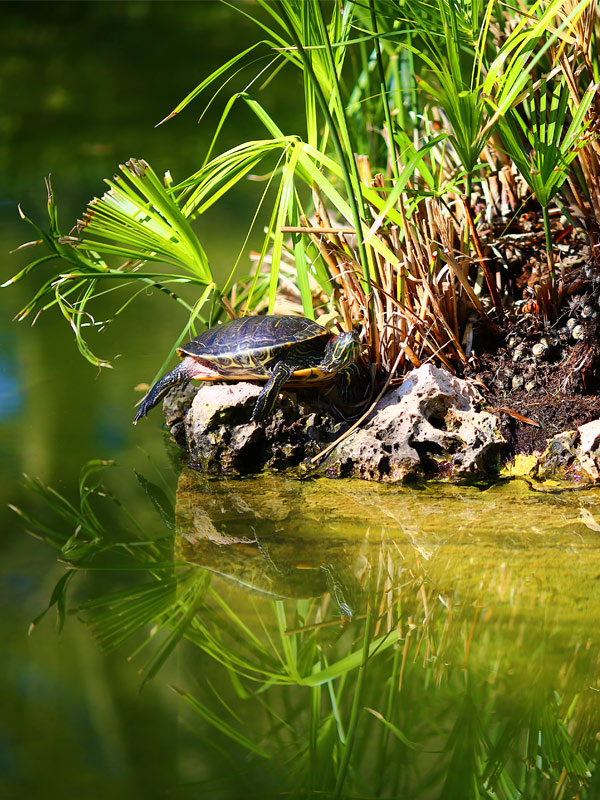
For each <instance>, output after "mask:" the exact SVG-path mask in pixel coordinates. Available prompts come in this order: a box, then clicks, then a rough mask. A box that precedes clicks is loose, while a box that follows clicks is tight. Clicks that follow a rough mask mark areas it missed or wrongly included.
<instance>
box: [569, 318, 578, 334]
mask: <svg viewBox="0 0 600 800" xmlns="http://www.w3.org/2000/svg"><path fill="white" fill-rule="evenodd" d="M576 325H577V320H576V319H575V318H574V317H569V319H568V320H567V328H568V329H569V330H570V331H572V330H573V328H574V327H575V326H576Z"/></svg>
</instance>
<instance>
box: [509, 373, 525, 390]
mask: <svg viewBox="0 0 600 800" xmlns="http://www.w3.org/2000/svg"><path fill="white" fill-rule="evenodd" d="M524 383H525V381H524V380H523V376H522V375H513V379H512V384H511V386H512V390H513V392H518V391H520V390H521V389H522V388H523V384H524Z"/></svg>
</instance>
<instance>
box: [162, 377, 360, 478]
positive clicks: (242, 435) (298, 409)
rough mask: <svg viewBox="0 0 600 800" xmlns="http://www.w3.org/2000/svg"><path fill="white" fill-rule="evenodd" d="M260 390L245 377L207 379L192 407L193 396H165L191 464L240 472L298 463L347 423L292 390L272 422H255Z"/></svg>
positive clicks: (211, 471) (173, 427)
mask: <svg viewBox="0 0 600 800" xmlns="http://www.w3.org/2000/svg"><path fill="white" fill-rule="evenodd" d="M261 389H262V386H260V385H256V384H253V383H246V382H244V381H239V382H236V383H228V384H227V383H205V384H203V385H202V386H201V387H200V388H199V389H197V388H196V387H194V388H193V391H194V392H195V396H194V397H193V400H192V402H191V406H190V402H189V395H188V396H187V398H181V397H180V396H179V397H175V398H174V399H171V398H170V397H169V398H168V399H167V400H165V413H166V416H167V424H169V426H170V427H171V432H172V433H173V435H174V436H175V438H176V439H177V440H178V441H179V442H181V438H182V437H181V434H182V432H183V443H184V446H185V449H186V450H187V451H188V455H189V461H190V464H191V465H192V466H194V467H195V468H196V469H198V470H201V471H202V472H206V473H209V474H222V473H230V474H231V473H233V474H238V475H246V474H250V473H256V472H261V471H262V470H263V469H270V470H282V469H285V468H288V467H296V466H298V465H299V464H301V463H302V462H303V461H309V460H310V459H311V458H312V457H313V456H315V455H316V454H317V453H318V452H319V451H320V450H322V449H323V447H326V446H327V444H329V443H330V442H331V441H333V440H334V439H335V438H337V436H339V435H340V433H341V432H342V431H343V430H344V428H345V427H347V426H345V425H342V423H340V422H337V421H336V420H334V419H332V418H331V417H330V416H329V415H328V414H326V413H325V412H324V411H319V410H315V408H313V407H311V406H309V405H307V403H306V402H304V401H302V400H299V399H298V398H297V397H296V396H294V395H291V394H287V393H285V394H284V395H283V397H282V398H281V399H280V401H279V402H278V404H277V406H276V409H275V412H274V413H273V414H272V415H271V416H270V417H269V418H268V419H267V420H264V421H263V422H260V423H257V422H250V416H251V414H252V410H253V408H254V405H255V403H256V398H257V397H258V395H259V393H260V391H261ZM186 400H187V408H186Z"/></svg>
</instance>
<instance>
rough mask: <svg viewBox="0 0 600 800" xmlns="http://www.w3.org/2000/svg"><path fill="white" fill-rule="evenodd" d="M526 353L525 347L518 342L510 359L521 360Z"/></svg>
mask: <svg viewBox="0 0 600 800" xmlns="http://www.w3.org/2000/svg"><path fill="white" fill-rule="evenodd" d="M526 353H527V348H526V347H525V345H524V344H520V345H519V346H518V347H515V350H514V352H513V354H512V360H513V361H521V360H522V359H523V358H524V357H525V354H526Z"/></svg>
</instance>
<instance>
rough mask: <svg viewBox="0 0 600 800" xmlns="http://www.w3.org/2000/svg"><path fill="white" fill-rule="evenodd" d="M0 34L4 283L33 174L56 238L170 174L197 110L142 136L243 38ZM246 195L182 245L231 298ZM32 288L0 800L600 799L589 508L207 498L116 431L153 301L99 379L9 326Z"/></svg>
mask: <svg viewBox="0 0 600 800" xmlns="http://www.w3.org/2000/svg"><path fill="white" fill-rule="evenodd" d="M1 10H2V15H3V25H2V26H1V32H0V44H1V45H2V50H1V52H2V53H3V56H2V61H1V63H0V92H1V93H2V112H1V113H0V187H1V188H0V192H1V195H0V254H1V255H0V264H1V275H2V278H3V280H4V278H5V277H8V276H9V275H11V274H13V273H14V272H16V271H17V269H18V268H19V267H20V266H22V265H23V264H24V263H26V256H27V253H25V254H23V253H20V254H15V255H12V256H9V255H8V251H9V250H10V249H12V248H14V247H15V246H16V245H17V244H19V243H20V242H22V241H26V240H28V239H30V238H31V232H30V231H29V230H28V228H27V227H26V226H25V225H24V224H23V223H21V222H19V220H18V217H17V214H16V208H15V207H16V203H17V202H21V203H22V205H23V207H24V209H25V210H26V211H27V213H28V214H29V215H30V216H36V217H38V218H39V219H41V218H42V217H43V214H44V190H43V176H44V175H45V174H47V173H48V172H52V176H53V184H54V187H55V190H56V192H57V195H58V201H59V207H60V209H61V217H62V218H63V219H64V227H65V229H68V228H69V227H70V222H71V220H72V219H74V218H75V217H76V216H77V214H79V213H80V211H81V209H82V207H83V206H84V204H85V202H86V201H87V200H89V198H90V197H92V196H93V195H94V194H97V193H98V192H99V191H101V190H102V189H101V181H102V178H103V177H105V176H108V175H110V174H111V173H112V172H113V170H114V167H115V164H116V163H118V162H119V161H123V160H125V159H126V158H128V157H129V156H130V155H136V156H141V157H145V158H147V159H148V160H149V161H150V162H151V163H152V164H153V166H154V167H155V169H156V170H157V171H158V172H161V171H163V170H165V169H167V168H170V169H171V170H172V172H173V174H174V175H175V177H181V176H183V175H185V174H187V173H188V172H191V171H192V170H193V169H194V168H195V167H196V166H197V162H198V159H199V158H200V157H201V154H202V152H203V148H205V147H206V143H207V141H208V137H209V135H210V132H211V131H212V129H213V128H214V124H215V122H216V119H217V118H218V110H214V111H213V112H211V113H212V116H209V118H208V119H207V120H206V121H205V122H204V123H203V124H202V125H201V126H199V127H198V126H196V125H195V119H196V111H197V112H198V114H199V112H200V108H198V109H193V110H192V111H191V112H190V113H189V114H187V115H184V116H182V117H181V118H178V119H176V120H175V121H174V122H173V123H172V124H170V125H166V126H162V127H161V128H159V129H156V130H155V129H154V128H153V125H154V124H155V122H156V121H158V120H159V119H161V118H162V117H163V116H164V115H165V114H166V113H168V111H169V110H170V109H171V108H172V106H173V105H174V104H175V103H176V102H177V101H178V100H179V99H180V98H181V97H182V96H183V95H184V94H185V93H187V92H188V91H189V90H190V89H191V88H192V87H193V86H194V85H195V84H196V83H197V82H198V80H200V78H201V77H202V76H203V75H204V74H206V72H207V71H209V70H210V69H213V68H215V66H216V65H218V64H219V63H221V62H222V61H224V60H225V59H226V58H227V57H229V56H230V55H233V54H234V53H235V52H237V51H238V50H239V49H241V46H242V45H245V43H246V42H250V41H254V40H255V39H256V34H255V33H254V32H253V29H252V28H251V26H249V25H246V24H245V23H244V22H243V21H241V20H239V19H237V18H236V22H235V25H234V24H232V22H231V17H230V16H228V12H226V10H225V12H224V10H223V7H220V6H218V5H217V4H213V3H198V4H189V3H186V4H180V3H144V2H136V3H119V4H116V3H102V4H101V3H97V4H96V3H90V4H84V3H81V4H80V3H64V4H63V3H40V4H37V3H27V4H20V3H2V4H1ZM224 13H225V16H223V15H224ZM269 91H273V92H274V94H273V96H272V97H271V103H272V104H273V105H274V106H275V107H276V108H278V109H279V110H280V111H281V112H282V113H284V114H285V115H286V117H287V119H289V120H290V122H289V125H290V132H293V131H294V130H295V126H297V125H298V126H299V121H298V120H295V117H294V101H293V93H292V92H290V91H289V86H288V87H286V91H282V92H280V94H279V95H277V93H276V92H277V89H276V88H275V87H271V88H270V89H269ZM239 124H243V126H244V136H245V138H248V137H249V136H250V135H259V132H258V131H257V132H255V133H254V132H253V131H252V129H251V128H250V127H249V126H250V125H251V122H250V120H249V119H246V118H244V119H243V122H241V123H239ZM299 129H300V128H299V127H298V130H299ZM238 136H239V131H238V130H236V127H235V126H233V127H232V128H231V129H230V130H229V131H228V132H227V134H226V137H228V138H226V140H225V146H227V145H231V144H233V143H234V142H235V141H237V137H238ZM245 191H247V193H246V194H244V192H241V193H240V195H238V197H237V199H236V201H235V202H231V203H228V204H227V206H226V207H223V208H221V209H220V210H217V211H215V213H214V215H213V216H211V217H210V218H208V219H206V220H202V221H201V222H200V231H201V235H202V237H203V242H204V243H205V246H206V249H207V252H208V253H209V257H210V258H211V262H212V263H213V264H214V265H215V266H218V265H223V273H224V272H225V268H226V266H227V265H228V264H230V263H231V262H232V261H233V260H234V259H235V258H236V257H237V252H238V248H239V247H240V246H241V242H242V239H243V236H244V234H245V227H244V224H243V221H244V220H245V219H247V218H248V214H249V209H250V207H251V202H252V199H253V197H254V196H255V193H256V191H257V190H256V188H255V187H252V186H250V187H248V189H247V190H245ZM258 191H261V188H260V187H259V189H258ZM236 203H237V205H236ZM234 234H235V235H234ZM251 246H255V247H256V246H258V243H255V244H252V245H251ZM34 286H35V283H34V281H33V280H32V281H29V282H28V283H23V284H18V285H17V286H15V287H12V288H10V289H8V290H3V291H1V292H0V309H1V312H2V313H1V314H0V456H1V458H0V470H1V471H2V480H1V481H0V524H1V530H2V538H1V546H2V573H1V574H2V582H1V591H2V599H3V610H4V613H3V614H2V617H1V619H0V626H1V628H0V630H1V639H0V641H1V642H2V647H3V653H2V655H3V658H2V662H3V669H2V671H1V672H0V797H1V798H11V800H12V798H25V797H27V798H58V797H62V796H65V795H71V794H75V795H77V794H79V795H81V796H83V797H86V798H101V797H102V798H105V797H106V796H107V795H109V796H110V797H112V798H115V800H117V799H119V800H120V798H128V800H130V799H131V798H138V797H139V798H204V797H207V798H240V800H241V799H242V798H248V797H257V798H258V797H261V798H263V797H266V798H269V797H293V798H303V797H309V796H313V797H317V798H318V797H333V796H335V793H336V791H337V792H338V794H339V796H341V797H360V798H371V797H383V798H407V800H408V798H411V799H412V798H417V799H418V800H420V799H421V798H456V800H462V799H463V798H475V797H490V798H525V800H529V798H565V799H569V798H576V797H582V798H597V797H600V787H599V786H598V782H599V781H598V776H597V771H596V767H595V760H596V757H597V747H598V743H597V738H598V731H599V727H600V726H599V722H600V718H599V714H598V711H599V696H600V695H599V692H600V682H599V670H598V653H599V650H598V646H599V634H598V631H599V625H598V621H599V620H598V617H599V614H600V612H599V603H598V594H599V591H600V589H599V587H600V583H599V581H600V555H599V554H600V548H599V544H600V491H598V490H591V491H586V492H576V493H573V492H565V493H558V494H540V493H535V492H532V491H531V490H530V489H529V488H528V487H527V486H526V485H525V484H522V483H519V482H513V483H510V484H505V485H500V486H495V487H491V488H489V489H487V490H485V491H484V490H482V489H480V488H475V487H453V486H443V487H439V486H438V487H434V486H420V487H419V486H415V487H411V488H397V487H390V486H375V485H370V484H367V483H358V482H349V483H348V482H327V481H307V482H299V481H295V480H291V479H286V478H282V477H280V476H271V477H266V478H251V479H244V480H232V479H230V480H215V481H205V480H203V479H202V478H201V477H199V476H197V475H195V474H194V473H192V472H190V471H188V470H187V469H185V468H184V466H183V464H182V463H181V460H180V454H179V453H178V451H177V450H176V448H174V446H173V445H172V443H170V442H169V441H168V439H167V437H166V436H165V434H164V432H163V431H162V430H161V428H160V418H159V415H158V414H156V416H154V417H150V419H149V420H147V421H144V423H143V424H140V425H138V426H137V427H136V428H134V427H133V426H132V425H131V418H132V415H133V406H134V403H135V401H136V399H138V395H136V393H135V392H134V389H133V387H134V386H135V385H136V384H137V383H139V382H141V381H144V380H146V381H147V380H149V379H150V378H151V377H152V375H153V374H154V371H155V370H156V368H157V366H158V364H159V363H160V362H161V361H162V359H163V357H164V354H165V351H166V350H167V348H168V347H169V346H170V343H171V341H172V339H173V337H174V336H175V335H176V333H177V332H178V330H179V329H180V327H181V324H182V319H181V318H180V317H177V315H176V313H175V312H174V311H173V310H172V308H171V306H170V305H169V304H168V302H167V300H166V299H165V298H164V297H162V296H161V297H157V296H148V297H145V298H144V299H143V300H142V301H140V302H138V304H137V305H134V306H132V307H131V309H130V314H129V316H127V317H125V316H123V318H119V319H117V320H116V321H115V322H114V323H113V324H111V325H110V326H109V327H108V329H107V330H106V332H105V333H104V334H103V335H102V336H101V337H98V338H97V339H96V340H95V341H94V345H95V346H96V349H97V350H98V351H99V352H100V353H101V354H103V355H107V356H109V357H113V356H114V355H116V354H119V353H122V356H121V357H120V358H118V359H116V361H115V368H114V369H113V370H112V371H105V372H103V373H102V374H100V375H98V374H97V373H96V371H95V370H94V369H93V368H92V367H91V366H89V365H88V364H87V363H86V362H84V361H83V359H81V357H80V356H79V355H78V354H77V351H76V348H75V346H74V342H73V340H72V336H71V333H70V331H69V329H68V328H67V326H66V325H65V324H64V322H63V321H62V320H61V319H59V318H58V317H57V316H50V315H42V317H41V318H40V319H39V320H38V322H37V323H36V325H35V327H33V328H31V327H29V326H26V325H23V324H19V325H17V324H16V323H12V322H10V320H11V318H12V316H14V314H15V313H16V312H17V311H18V309H19V308H21V306H22V305H23V304H24V303H25V302H26V301H27V299H28V298H29V296H30V294H31V293H32V291H33V289H34ZM109 310H110V306H109V305H108V304H107V313H108V311H109ZM92 459H103V460H107V461H108V460H115V461H116V462H117V463H116V466H108V465H107V466H105V467H103V468H99V469H98V471H95V470H93V469H91V468H90V469H88V470H87V471H85V469H84V480H83V484H82V485H83V486H84V487H85V488H84V489H83V499H82V493H81V491H80V487H79V475H80V471H81V470H82V468H84V465H86V464H87V463H88V462H90V460H92ZM23 473H27V474H28V475H29V476H31V478H32V479H34V482H33V483H31V482H27V481H25V480H24V479H23V478H22V474H23ZM36 480H37V481H39V483H35V481H36ZM44 487H52V491H51V492H49V491H48V490H47V489H45V488H44ZM88 490H89V491H90V492H91V494H89V496H88ZM9 503H10V504H12V505H13V506H15V507H17V508H18V509H20V510H21V512H22V513H23V514H24V515H25V517H26V518H23V517H22V516H21V517H19V516H18V515H17V514H16V513H15V512H14V511H13V510H11V509H9V507H8V504H9ZM67 503H69V504H70V505H67ZM27 530H29V531H31V532H34V533H36V534H37V535H38V536H40V535H41V536H42V539H43V538H45V539H46V541H43V540H40V539H39V538H38V539H36V538H32V537H31V536H28V535H27V533H26V531H27ZM74 534H76V535H75V538H73V535H74ZM67 566H70V567H75V568H76V569H74V570H73V569H67ZM66 575H70V576H71V577H68V578H65V576H66ZM57 586H58V589H56V590H55V587H57ZM52 601H59V602H58V612H59V613H57V604H56V603H55V604H54V605H52V607H51V608H50V610H49V611H48V613H47V614H46V615H45V616H44V617H43V618H42V619H40V620H39V621H38V623H37V625H36V626H35V627H34V629H33V630H32V632H31V634H30V635H29V636H28V635H27V633H28V628H29V626H30V623H31V622H32V620H34V619H36V618H38V617H39V615H40V614H41V613H42V612H43V611H44V609H46V607H47V606H48V605H49V604H50V603H51V602H52ZM57 619H58V620H59V622H60V623H61V625H62V629H61V631H60V632H59V631H58V630H57V626H56V621H57ZM142 687H143V688H142ZM140 689H141V691H140ZM336 787H337V788H336Z"/></svg>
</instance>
